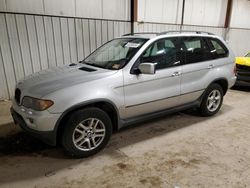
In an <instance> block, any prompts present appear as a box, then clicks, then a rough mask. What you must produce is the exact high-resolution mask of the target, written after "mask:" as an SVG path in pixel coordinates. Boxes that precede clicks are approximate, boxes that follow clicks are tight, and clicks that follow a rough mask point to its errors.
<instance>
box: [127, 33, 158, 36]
mask: <svg viewBox="0 0 250 188" xmlns="http://www.w3.org/2000/svg"><path fill="white" fill-rule="evenodd" d="M140 34H154V35H158V34H159V33H158V32H138V33H126V34H124V35H122V36H129V35H140Z"/></svg>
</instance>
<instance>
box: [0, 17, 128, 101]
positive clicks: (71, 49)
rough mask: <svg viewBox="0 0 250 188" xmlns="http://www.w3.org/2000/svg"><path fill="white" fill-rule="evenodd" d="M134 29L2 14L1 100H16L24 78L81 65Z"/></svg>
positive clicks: (105, 22)
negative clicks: (18, 82)
mask: <svg viewBox="0 0 250 188" xmlns="http://www.w3.org/2000/svg"><path fill="white" fill-rule="evenodd" d="M130 27H131V25H130V22H128V21H114V20H103V19H84V18H67V17H56V16H38V15H27V14H8V13H0V86H1V88H0V99H9V98H10V97H12V96H13V91H14V87H15V84H16V82H17V80H19V79H21V78H22V77H24V76H26V75H29V74H31V73H34V72H37V71H39V70H42V69H46V68H48V67H53V66H59V65H63V64H69V63H74V62H78V61H79V60H82V59H83V58H84V57H86V56H87V55H89V54H90V53H91V52H92V51H93V50H95V49H96V48H97V47H99V46H100V45H101V44H103V43H105V42H107V41H108V40H111V39H113V38H114V37H118V36H121V35H122V34H125V33H129V32H130Z"/></svg>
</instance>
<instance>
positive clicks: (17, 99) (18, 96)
mask: <svg viewBox="0 0 250 188" xmlns="http://www.w3.org/2000/svg"><path fill="white" fill-rule="evenodd" d="M20 99H21V90H20V89H18V88H16V90H15V100H16V103H17V104H20Z"/></svg>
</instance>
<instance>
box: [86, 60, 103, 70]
mask: <svg viewBox="0 0 250 188" xmlns="http://www.w3.org/2000/svg"><path fill="white" fill-rule="evenodd" d="M85 64H86V65H90V66H93V67H99V68H103V69H104V67H103V66H101V65H98V64H95V63H86V62H85Z"/></svg>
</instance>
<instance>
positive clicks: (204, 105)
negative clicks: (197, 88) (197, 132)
mask: <svg viewBox="0 0 250 188" xmlns="http://www.w3.org/2000/svg"><path fill="white" fill-rule="evenodd" d="M223 96H224V94H223V90H222V87H221V86H220V85H218V84H211V85H210V86H209V87H208V88H207V90H206V91H205V94H204V96H203V98H202V102H201V105H200V108H199V109H198V110H199V112H200V115H202V116H212V115H214V114H216V113H217V112H218V111H219V110H220V108H221V105H222V102H223ZM212 103H213V104H212Z"/></svg>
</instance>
